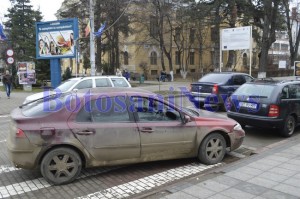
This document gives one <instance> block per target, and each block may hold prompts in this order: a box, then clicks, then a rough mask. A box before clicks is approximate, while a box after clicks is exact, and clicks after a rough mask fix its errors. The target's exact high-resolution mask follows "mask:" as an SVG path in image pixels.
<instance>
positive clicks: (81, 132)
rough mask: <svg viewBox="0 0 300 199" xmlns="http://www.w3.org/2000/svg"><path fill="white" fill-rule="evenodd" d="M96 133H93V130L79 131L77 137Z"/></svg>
mask: <svg viewBox="0 0 300 199" xmlns="http://www.w3.org/2000/svg"><path fill="white" fill-rule="evenodd" d="M94 133H95V132H94V131H91V130H84V131H78V132H76V134H77V135H92V134H94Z"/></svg>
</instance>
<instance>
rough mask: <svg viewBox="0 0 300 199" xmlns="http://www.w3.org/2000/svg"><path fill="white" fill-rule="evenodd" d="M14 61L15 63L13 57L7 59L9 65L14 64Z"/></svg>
mask: <svg viewBox="0 0 300 199" xmlns="http://www.w3.org/2000/svg"><path fill="white" fill-rule="evenodd" d="M14 61H15V59H14V58H13V57H8V58H7V59H6V62H7V63H8V64H13V63H14Z"/></svg>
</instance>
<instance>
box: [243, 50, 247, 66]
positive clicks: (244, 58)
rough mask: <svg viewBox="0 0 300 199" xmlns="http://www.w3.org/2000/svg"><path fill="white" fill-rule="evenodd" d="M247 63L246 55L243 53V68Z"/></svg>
mask: <svg viewBox="0 0 300 199" xmlns="http://www.w3.org/2000/svg"><path fill="white" fill-rule="evenodd" d="M247 61H248V57H247V54H246V53H244V54H243V66H244V67H247Z"/></svg>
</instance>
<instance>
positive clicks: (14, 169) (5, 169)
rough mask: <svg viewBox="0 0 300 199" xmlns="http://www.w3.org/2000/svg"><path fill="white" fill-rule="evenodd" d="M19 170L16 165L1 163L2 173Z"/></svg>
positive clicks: (0, 171) (0, 170)
mask: <svg viewBox="0 0 300 199" xmlns="http://www.w3.org/2000/svg"><path fill="white" fill-rule="evenodd" d="M17 170H20V169H18V168H16V167H12V166H10V165H0V174H1V173H8V172H11V171H17Z"/></svg>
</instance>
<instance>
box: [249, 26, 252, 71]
mask: <svg viewBox="0 0 300 199" xmlns="http://www.w3.org/2000/svg"><path fill="white" fill-rule="evenodd" d="M249 41H250V67H249V75H250V76H251V73H252V26H250V39H249Z"/></svg>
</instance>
